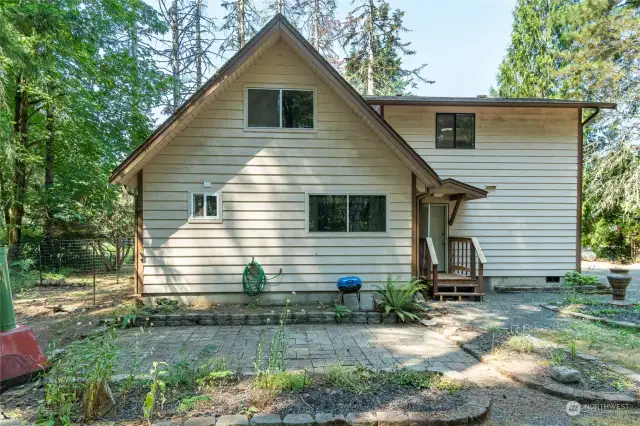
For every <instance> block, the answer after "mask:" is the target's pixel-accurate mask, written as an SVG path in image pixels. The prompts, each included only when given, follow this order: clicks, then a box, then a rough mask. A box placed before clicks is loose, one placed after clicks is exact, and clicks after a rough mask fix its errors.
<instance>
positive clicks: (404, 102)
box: [365, 97, 618, 109]
mask: <svg viewBox="0 0 640 426" xmlns="http://www.w3.org/2000/svg"><path fill="white" fill-rule="evenodd" d="M365 100H366V101H367V102H368V103H369V104H370V105H402V106H408V105H415V106H466V107H474V106H475V107H479V106H481V107H512V108H513V107H527V108H536V107H537V108H601V109H616V108H617V106H618V104H616V103H611V102H563V103H558V102H526V101H520V102H508V101H504V102H496V101H493V102H491V101H485V102H482V101H475V100H468V101H447V100H438V101H431V100H428V101H427V100H425V101H421V100H409V99H402V97H399V99H397V100H395V99H375V98H365Z"/></svg>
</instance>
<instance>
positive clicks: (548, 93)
mask: <svg viewBox="0 0 640 426" xmlns="http://www.w3.org/2000/svg"><path fill="white" fill-rule="evenodd" d="M570 1H571V0H519V1H518V3H517V4H516V7H515V9H514V11H513V26H512V32H511V43H510V45H509V48H508V50H507V55H506V56H505V58H504V59H503V61H502V63H501V64H500V69H499V71H498V77H497V86H496V88H495V89H494V88H492V90H491V94H492V95H493V96H498V97H504V98H550V97H554V96H556V95H557V94H558V87H557V85H558V82H557V76H556V70H557V69H558V67H559V66H560V64H559V50H560V48H561V46H560V45H561V43H562V25H561V21H562V20H561V14H562V10H563V8H564V6H566V5H567V4H568V3H569V2H570Z"/></svg>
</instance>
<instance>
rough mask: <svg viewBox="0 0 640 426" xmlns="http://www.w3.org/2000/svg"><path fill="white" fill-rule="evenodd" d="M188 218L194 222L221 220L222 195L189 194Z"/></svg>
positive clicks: (217, 193)
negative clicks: (189, 207)
mask: <svg viewBox="0 0 640 426" xmlns="http://www.w3.org/2000/svg"><path fill="white" fill-rule="evenodd" d="M190 210H191V212H190V218H191V219H194V220H199V219H202V220H207V219H213V220H219V219H221V218H222V194H221V193H219V192H216V193H206V192H205V193H202V192H201V193H197V192H194V193H192V194H191V209H190Z"/></svg>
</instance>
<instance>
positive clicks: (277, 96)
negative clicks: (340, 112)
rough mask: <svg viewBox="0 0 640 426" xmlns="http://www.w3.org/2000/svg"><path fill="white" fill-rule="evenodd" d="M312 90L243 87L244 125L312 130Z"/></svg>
mask: <svg viewBox="0 0 640 426" xmlns="http://www.w3.org/2000/svg"><path fill="white" fill-rule="evenodd" d="M314 96H315V92H314V91H313V90H295V89H247V105H246V108H247V127H248V128H258V129H260V128H263V129H313V128H314Z"/></svg>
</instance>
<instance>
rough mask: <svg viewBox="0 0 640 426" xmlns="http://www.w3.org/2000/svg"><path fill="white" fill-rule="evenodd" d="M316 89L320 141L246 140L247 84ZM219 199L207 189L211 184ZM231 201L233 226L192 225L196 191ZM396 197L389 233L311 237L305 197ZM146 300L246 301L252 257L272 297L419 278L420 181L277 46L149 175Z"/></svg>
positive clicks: (253, 135) (262, 136)
mask: <svg viewBox="0 0 640 426" xmlns="http://www.w3.org/2000/svg"><path fill="white" fill-rule="evenodd" d="M266 83H270V84H276V85H279V86H282V87H285V88H287V87H290V88H295V87H296V85H302V86H305V87H308V86H313V87H315V88H316V96H317V130H315V131H310V132H286V131H276V132H272V131H269V132H260V131H253V130H252V131H245V130H244V121H243V120H244V113H243V96H244V91H243V90H244V85H253V84H255V85H257V86H259V85H261V84H266ZM204 180H207V181H211V182H212V188H206V189H205V188H203V181H204ZM218 190H222V191H223V211H222V218H223V222H222V223H219V224H211V223H188V215H189V212H188V193H189V192H190V191H204V192H215V191H218ZM344 191H351V192H352V193H358V192H362V191H383V192H387V193H389V197H388V199H387V202H388V203H389V216H390V217H389V224H390V225H389V226H390V229H388V232H387V233H386V234H382V235H381V234H372V235H362V234H359V235H357V236H353V235H349V234H341V235H340V234H338V235H337V236H336V235H335V234H332V235H323V234H310V233H307V232H306V230H305V192H344ZM144 225H145V226H144V255H145V259H146V260H145V268H144V273H145V277H144V291H145V293H174V292H180V293H201V292H206V293H210V292H213V293H234V292H242V271H243V269H244V265H245V264H246V263H248V262H250V261H251V258H252V257H255V259H256V260H257V261H258V262H260V264H261V265H263V266H264V268H265V272H266V273H267V274H268V275H273V274H276V273H277V272H278V271H279V270H280V268H282V275H281V276H280V277H279V278H278V279H277V280H274V281H273V282H271V283H270V284H269V286H267V291H335V289H336V288H335V285H336V281H337V279H338V278H339V277H341V276H344V275H352V274H356V275H359V276H360V277H361V278H362V279H363V280H364V281H365V286H364V287H365V289H372V288H373V285H375V284H377V283H378V282H380V281H382V280H384V279H386V277H387V275H388V274H393V275H394V276H399V277H400V278H401V279H409V274H410V271H411V265H410V263H411V173H410V172H409V170H408V169H407V167H406V166H404V165H403V164H402V163H401V162H400V161H399V160H398V159H397V158H396V156H395V155H394V153H393V152H391V151H390V150H389V149H388V148H387V147H386V146H385V145H384V144H383V143H382V142H381V141H380V140H379V139H378V138H377V137H376V136H375V135H374V134H373V133H372V132H371V131H370V130H369V129H368V127H367V126H366V125H365V124H363V122H362V120H361V119H359V118H358V117H357V116H356V115H355V114H354V113H353V112H352V111H351V110H350V109H349V108H348V107H347V106H346V105H345V104H344V103H343V102H342V101H341V100H340V99H339V98H338V97H337V96H336V95H335V94H334V93H333V91H332V89H331V88H329V87H328V86H326V85H325V84H324V83H323V82H322V80H320V79H319V78H318V77H317V76H316V75H315V74H314V73H313V72H312V71H311V70H310V69H309V68H308V67H307V66H306V65H305V63H304V62H303V61H302V60H301V59H300V58H298V57H297V56H296V55H295V54H293V53H292V52H291V51H290V50H289V49H288V48H287V47H285V45H283V44H277V45H275V46H273V47H271V48H270V49H269V50H267V52H266V53H265V54H264V55H263V56H262V57H261V58H260V59H258V60H257V61H256V62H255V63H254V64H253V65H252V66H251V67H250V68H249V69H248V70H247V71H246V72H245V73H244V74H243V75H242V76H240V77H239V78H238V79H237V80H236V81H235V82H234V84H233V85H231V86H230V87H229V88H227V90H226V91H225V92H224V93H222V94H221V95H220V96H219V97H218V99H216V101H215V102H213V103H211V104H210V105H209V106H208V108H207V109H206V110H204V111H202V113H201V114H200V115H198V116H197V117H196V118H194V119H193V121H191V122H190V123H189V125H188V126H187V127H186V128H185V129H184V130H183V131H182V132H181V133H179V134H178V135H176V137H175V138H174V139H173V140H171V141H170V142H169V144H168V145H167V146H166V147H165V148H164V149H163V150H162V151H161V152H160V153H159V154H158V155H156V156H155V157H154V158H153V159H152V160H151V161H150V162H149V163H148V164H147V165H146V166H145V168H144Z"/></svg>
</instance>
